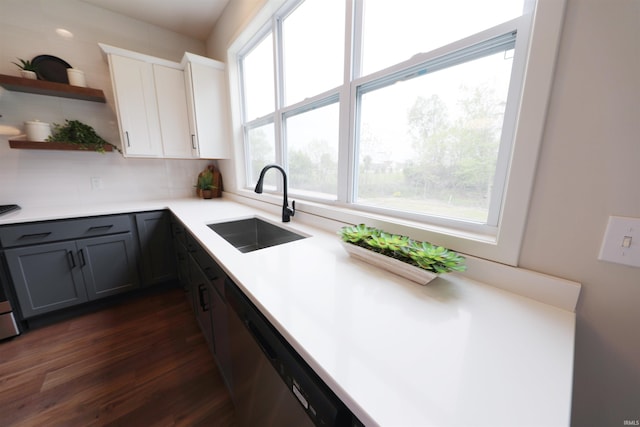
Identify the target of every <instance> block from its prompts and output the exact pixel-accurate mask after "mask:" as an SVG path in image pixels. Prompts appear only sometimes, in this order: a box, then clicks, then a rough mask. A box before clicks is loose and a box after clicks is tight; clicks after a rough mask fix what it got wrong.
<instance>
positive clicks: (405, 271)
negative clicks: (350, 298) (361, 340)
mask: <svg viewBox="0 0 640 427" xmlns="http://www.w3.org/2000/svg"><path fill="white" fill-rule="evenodd" d="M338 234H339V235H340V236H341V238H342V242H343V246H344V248H345V250H346V251H347V252H348V253H349V254H350V255H351V256H353V257H355V258H359V259H361V260H363V261H366V262H369V263H372V264H374V265H377V266H379V267H382V268H385V269H387V270H389V271H392V272H394V273H396V274H398V275H401V276H403V277H406V278H408V279H410V280H413V281H415V282H418V283H420V284H427V283H428V282H430V281H431V280H433V279H435V278H436V277H437V276H438V275H439V274H443V273H449V272H451V271H464V270H465V269H466V266H465V264H464V257H463V256H461V255H459V254H457V253H456V252H453V251H451V250H449V249H447V248H444V247H442V246H437V245H433V244H431V243H428V242H421V241H418V240H413V239H411V238H409V237H407V236H402V235H399V234H392V233H387V232H385V231H383V230H380V229H378V228H375V227H368V226H366V225H365V224H359V225H353V226H346V227H342V229H340V231H339V232H338ZM403 264H404V265H403Z"/></svg>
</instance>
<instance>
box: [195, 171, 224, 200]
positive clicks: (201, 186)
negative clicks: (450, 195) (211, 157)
mask: <svg viewBox="0 0 640 427" xmlns="http://www.w3.org/2000/svg"><path fill="white" fill-rule="evenodd" d="M195 187H196V193H197V194H198V197H202V198H203V199H211V198H215V197H220V196H222V176H221V175H220V172H218V170H217V169H216V168H215V166H213V165H209V166H207V167H206V168H205V170H203V171H202V172H200V174H199V175H198V181H197V182H196V185H195Z"/></svg>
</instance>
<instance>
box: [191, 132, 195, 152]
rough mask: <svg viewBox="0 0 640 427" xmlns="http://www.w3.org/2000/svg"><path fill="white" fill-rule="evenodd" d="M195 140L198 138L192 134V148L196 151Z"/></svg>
mask: <svg viewBox="0 0 640 427" xmlns="http://www.w3.org/2000/svg"><path fill="white" fill-rule="evenodd" d="M195 138H196V136H195V135H194V134H191V148H193V149H194V150H195V149H196V141H195Z"/></svg>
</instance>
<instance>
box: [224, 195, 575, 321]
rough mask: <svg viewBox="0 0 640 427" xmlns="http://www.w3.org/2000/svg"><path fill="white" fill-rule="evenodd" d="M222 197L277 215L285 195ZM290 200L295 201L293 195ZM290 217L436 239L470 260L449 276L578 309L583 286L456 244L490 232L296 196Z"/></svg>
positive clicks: (329, 226)
mask: <svg viewBox="0 0 640 427" xmlns="http://www.w3.org/2000/svg"><path fill="white" fill-rule="evenodd" d="M224 197H225V198H229V199H232V200H233V201H236V202H238V203H242V204H245V205H249V206H252V207H255V208H257V209H261V210H266V211H268V212H270V213H273V214H276V215H279V214H280V213H281V212H282V196H281V195H279V194H266V193H263V194H260V195H257V194H255V193H254V192H253V191H250V190H239V191H236V192H235V193H230V192H225V193H224ZM289 203H291V199H290V200H289ZM292 221H300V222H301V223H304V224H307V225H310V226H313V227H317V228H320V229H322V230H323V231H327V232H330V233H336V232H337V231H338V230H339V229H340V227H342V226H344V225H349V224H358V223H366V224H368V225H372V226H376V227H380V228H382V229H384V230H386V231H389V232H393V233H399V234H405V235H409V236H411V237H413V238H415V239H419V240H425V241H429V242H431V243H436V244H439V245H442V246H445V247H447V248H451V249H453V250H455V251H457V252H460V253H462V254H463V255H464V256H465V257H466V259H467V261H466V264H467V271H466V272H464V273H451V274H456V275H461V276H464V277H467V278H469V279H472V280H477V281H479V282H483V283H487V284H489V285H491V286H494V287H497V288H500V289H504V290H506V291H508V292H512V293H515V294H518V295H522V296H524V297H527V298H531V299H534V300H536V301H540V302H542V303H545V304H549V305H553V306H555V307H557V308H560V309H562V310H566V311H570V312H575V307H576V304H577V301H578V296H579V294H580V288H581V285H580V284H579V283H576V282H573V281H569V280H565V279H562V278H558V277H554V276H549V275H546V274H542V273H538V272H535V271H531V270H526V269H523V268H518V267H516V266H510V265H505V263H501V262H499V261H498V262H496V261H495V260H491V259H488V258H487V257H483V256H479V255H476V254H470V253H469V252H467V251H464V250H462V249H459V248H458V247H457V246H455V244H456V242H457V243H458V244H459V245H462V246H464V240H465V239H467V240H469V241H472V242H473V243H475V244H480V243H484V244H485V245H493V246H495V245H496V243H495V239H494V238H492V237H490V236H482V235H473V234H469V233H466V234H465V233H458V234H456V235H453V234H450V235H444V233H449V232H450V231H449V230H446V229H432V227H429V228H427V225H426V224H418V223H410V222H407V221H401V220H398V219H393V218H389V217H387V218H385V217H380V216H375V215H366V214H365V213H363V212H358V211H355V210H350V209H345V208H340V207H333V206H326V205H322V204H320V203H314V202H308V201H298V200H296V215H295V216H294V218H293V219H292ZM425 236H427V237H425ZM431 236H436V237H439V240H436V239H432V238H431ZM336 239H337V237H336ZM448 242H451V243H452V244H449V243H448ZM460 242H462V243H460Z"/></svg>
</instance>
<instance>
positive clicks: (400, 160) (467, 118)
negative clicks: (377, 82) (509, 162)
mask: <svg viewBox="0 0 640 427" xmlns="http://www.w3.org/2000/svg"><path fill="white" fill-rule="evenodd" d="M511 64H512V59H511V55H510V54H508V55H506V54H505V52H500V53H498V54H494V55H490V56H487V57H484V58H480V59H476V60H473V61H471V62H467V63H464V64H461V65H457V66H454V67H451V68H447V69H444V70H440V71H436V72H433V73H431V74H425V75H422V76H420V77H416V78H413V79H410V80H405V81H398V82H396V83H395V84H393V85H390V86H386V87H384V88H382V89H378V90H375V91H372V92H368V93H364V94H362V95H361V100H360V106H359V107H360V123H359V153H358V179H357V203H360V204H364V205H370V206H376V207H382V208H389V209H396V210H402V211H407V212H416V213H424V214H432V215H439V216H446V217H450V218H457V219H463V220H470V221H477V222H483V223H484V222H486V221H487V214H488V207H489V200H490V191H491V185H492V183H493V178H494V175H495V168H496V160H497V155H498V148H499V143H500V135H501V129H502V122H503V116H504V109H505V103H506V99H507V91H508V86H509V78H510V72H511Z"/></svg>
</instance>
